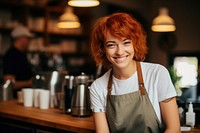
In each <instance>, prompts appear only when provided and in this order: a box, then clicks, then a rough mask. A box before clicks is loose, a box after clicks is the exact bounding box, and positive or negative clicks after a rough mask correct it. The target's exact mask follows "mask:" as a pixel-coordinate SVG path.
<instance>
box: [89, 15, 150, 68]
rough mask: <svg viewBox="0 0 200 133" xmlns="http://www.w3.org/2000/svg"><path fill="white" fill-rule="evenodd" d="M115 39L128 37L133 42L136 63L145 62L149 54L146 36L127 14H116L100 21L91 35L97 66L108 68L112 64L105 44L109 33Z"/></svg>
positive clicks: (137, 23) (138, 24)
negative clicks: (107, 55)
mask: <svg viewBox="0 0 200 133" xmlns="http://www.w3.org/2000/svg"><path fill="white" fill-rule="evenodd" d="M108 31H109V32H110V33H111V34H112V35H113V36H115V37H117V38H118V37H119V38H122V37H126V38H130V39H131V40H132V41H133V48H134V52H135V55H134V57H133V59H134V60H136V61H143V60H144V59H145V55H146V54H147V46H146V34H145V32H144V30H143V28H142V26H141V25H140V23H139V22H137V21H136V20H135V19H134V18H132V17H131V16H130V15H128V14H126V13H114V14H111V15H109V16H105V17H103V18H101V19H99V20H98V21H97V22H96V23H95V25H94V28H93V31H92V35H91V50H92V54H93V57H94V59H95V62H96V64H97V65H99V64H101V63H102V64H103V65H104V66H106V67H108V66H110V65H111V63H110V62H109V61H108V59H107V58H106V55H105V52H104V43H105V40H106V35H107V32H108Z"/></svg>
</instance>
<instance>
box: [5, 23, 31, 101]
mask: <svg viewBox="0 0 200 133" xmlns="http://www.w3.org/2000/svg"><path fill="white" fill-rule="evenodd" d="M11 37H12V39H13V44H12V46H11V47H10V48H9V49H8V50H7V52H6V53H5V55H4V57H3V79H4V82H6V81H7V80H11V81H12V84H13V96H14V98H16V97H17V91H19V90H21V88H25V87H31V86H32V76H33V72H32V68H31V64H30V63H29V61H28V59H27V54H26V53H27V51H28V47H29V44H30V40H31V38H33V34H32V33H31V32H30V31H29V30H28V28H27V27H25V26H22V25H19V26H17V27H15V28H14V29H13V31H12V32H11Z"/></svg>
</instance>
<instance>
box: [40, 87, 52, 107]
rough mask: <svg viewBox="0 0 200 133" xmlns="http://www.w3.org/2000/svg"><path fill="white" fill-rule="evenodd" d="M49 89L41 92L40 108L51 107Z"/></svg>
mask: <svg viewBox="0 0 200 133" xmlns="http://www.w3.org/2000/svg"><path fill="white" fill-rule="evenodd" d="M49 95H50V92H49V90H41V91H40V92H39V107H40V109H48V108H49Z"/></svg>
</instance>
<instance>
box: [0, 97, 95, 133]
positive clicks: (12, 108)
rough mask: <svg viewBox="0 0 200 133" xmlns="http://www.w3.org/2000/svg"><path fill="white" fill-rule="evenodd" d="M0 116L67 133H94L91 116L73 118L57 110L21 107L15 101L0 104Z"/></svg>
mask: <svg viewBox="0 0 200 133" xmlns="http://www.w3.org/2000/svg"><path fill="white" fill-rule="evenodd" d="M0 116H1V117H4V118H9V119H14V120H19V121H24V122H29V123H32V124H37V125H41V126H47V127H51V128H57V129H62V130H67V131H73V132H81V133H89V132H94V123H93V118H92V116H90V117H73V116H70V115H66V114H64V112H63V111H62V110H59V109H54V108H52V109H48V110H40V109H38V108H33V107H23V106H22V105H21V104H18V103H17V101H16V100H12V101H6V102H0Z"/></svg>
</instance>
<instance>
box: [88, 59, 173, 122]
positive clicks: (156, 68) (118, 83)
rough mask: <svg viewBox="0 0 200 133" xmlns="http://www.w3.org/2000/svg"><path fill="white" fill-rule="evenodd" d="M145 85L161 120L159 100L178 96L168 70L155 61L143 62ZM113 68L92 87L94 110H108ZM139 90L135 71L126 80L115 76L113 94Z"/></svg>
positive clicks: (91, 95)
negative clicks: (109, 85) (109, 80)
mask: <svg viewBox="0 0 200 133" xmlns="http://www.w3.org/2000/svg"><path fill="white" fill-rule="evenodd" d="M141 68H142V75H143V80H144V86H145V89H146V91H147V93H148V96H149V99H150V101H151V103H152V105H153V107H154V110H155V112H156V115H157V116H158V119H159V120H160V121H161V112H160V106H159V102H161V101H163V100H165V99H168V98H171V97H175V96H176V91H175V88H174V86H173V84H172V82H171V78H170V76H169V73H168V70H167V69H166V68H165V67H163V66H161V65H159V64H153V63H145V62H141ZM110 72H111V70H108V71H107V72H106V73H105V74H104V75H103V76H102V77H100V78H98V79H96V80H95V81H94V82H93V83H92V85H91V89H90V98H91V109H92V111H93V112H105V111H106V102H107V101H106V96H107V85H108V79H109V76H110ZM135 91H138V78H137V72H135V73H134V74H133V75H132V76H131V77H130V78H128V79H126V80H119V79H117V78H115V77H114V76H113V84H112V92H111V95H122V94H127V93H131V92H135Z"/></svg>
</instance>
